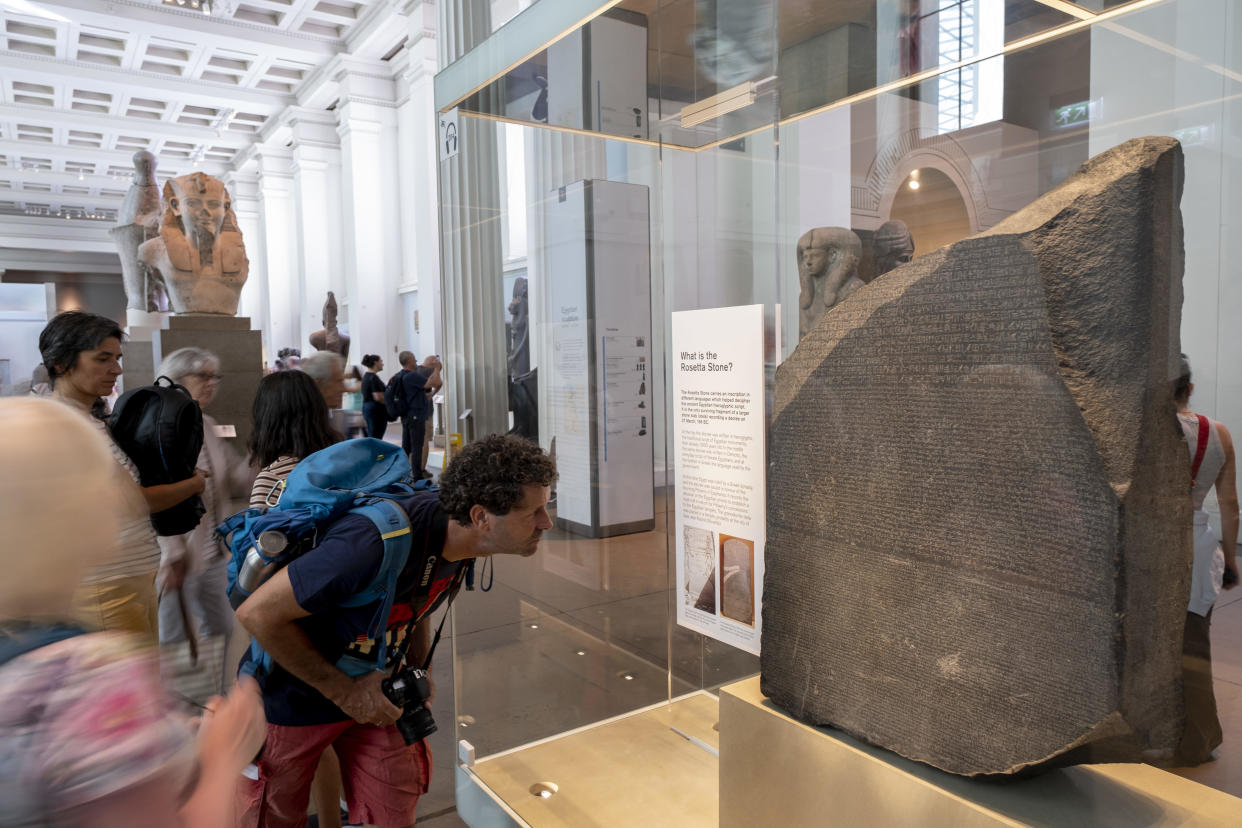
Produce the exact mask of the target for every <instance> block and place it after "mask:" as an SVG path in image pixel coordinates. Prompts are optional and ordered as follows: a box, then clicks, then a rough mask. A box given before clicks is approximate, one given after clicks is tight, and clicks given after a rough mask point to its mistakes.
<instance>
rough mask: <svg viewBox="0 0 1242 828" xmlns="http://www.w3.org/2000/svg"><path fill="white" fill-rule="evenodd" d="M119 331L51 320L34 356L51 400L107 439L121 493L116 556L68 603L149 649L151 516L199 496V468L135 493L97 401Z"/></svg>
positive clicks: (114, 365)
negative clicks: (45, 376)
mask: <svg viewBox="0 0 1242 828" xmlns="http://www.w3.org/2000/svg"><path fill="white" fill-rule="evenodd" d="M123 336H124V334H123V333H122V332H121V328H120V326H119V325H117V324H116V323H115V322H113V321H112V320H111V319H108V318H106V317H103V316H99V315H97V314H93V313H83V312H81V311H66V312H65V313H61V314H57V315H56V316H55V317H53V318H52V320H51V321H50V322H48V323H47V326H46V327H45V328H44V329H43V331H42V332H41V333H40V334H39V353H40V355H41V356H42V357H43V364H44V365H45V366H46V367H47V373H48V380H49V382H51V385H52V398H53V399H55V400H58V401H59V402H62V403H64V404H65V405H68V406H69V407H71V408H73V409H74V410H76V411H78V412H79V413H80V414H81V415H82V416H83V417H86V418H87V419H88V420H89V421H90V423H91V424H92V425H93V426H94V427H95V428H96V429H98V430H99V431H100V432H101V433H102V434H103V435H104V437H106V438H107V441H108V445H109V447H110V448H111V449H112V456H113V458H114V459H115V460H116V462H117V465H118V468H117V472H118V480H117V486H118V487H120V488H121V490H122V491H123V492H124V493H125V494H126V497H124V498H122V501H123V502H124V504H125V511H124V514H123V515H122V516H121V529H120V539H119V542H118V544H117V546H116V548H115V552H114V554H113V555H112V556H111V557H110V558H109V559H108V560H107V561H106V562H104V563H101V564H100V565H99V566H98V567H97V568H95V569H94V570H92V571H91V572H89V573H87V574H86V576H85V577H84V578H83V582H82V586H81V587H80V588H79V589H78V592H77V595H76V597H75V599H74V606H75V609H76V611H77V614H78V618H79V619H80V620H81V621H82V623H84V624H87V625H89V626H91V627H94V628H97V629H105V630H124V631H126V632H132V633H136V634H137V635H140V636H142V637H143V638H144V639H145V640H146V641H147V642H149V643H150V644H152V645H154V644H155V643H156V641H157V640H158V629H159V627H158V623H157V621H156V605H157V600H156V593H155V575H156V572H157V571H158V570H159V565H160V547H159V544H158V543H157V542H156V539H155V529H154V528H152V526H151V514H152V513H154V512H162V511H164V510H165V509H170V508H172V507H173V506H176V505H177V504H178V503H181V502H182V501H184V500H186V499H187V498H190V497H193V496H194V495H197V494H201V493H202V492H203V489H204V488H205V487H206V484H207V474H206V473H205V472H203V471H202V470H201V469H200V470H198V471H197V472H196V473H195V474H194V475H193V476H192V477H189V478H186V479H185V480H181V481H178V482H176V483H168V484H165V485H160V486H147V487H141V483H140V479H139V476H138V470H137V468H135V466H134V463H133V461H132V460H130V458H129V456H128V455H126V454H125V452H124V451H122V450H121V448H120V446H118V445H117V444H116V443H115V442H114V441H113V440H112V435H111V434H110V433H109V432H108V426H107V424H106V423H105V422H104V418H105V416H106V413H105V406H104V401H103V398H104V397H107V396H110V395H111V394H112V393H113V392H114V391H115V389H116V381H117V379H118V378H119V377H120V376H121V338H122V337H123Z"/></svg>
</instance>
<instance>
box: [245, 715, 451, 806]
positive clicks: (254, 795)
mask: <svg viewBox="0 0 1242 828" xmlns="http://www.w3.org/2000/svg"><path fill="white" fill-rule="evenodd" d="M329 745H331V746H332V748H333V749H334V750H335V751H336V755H337V757H338V758H339V759H340V760H341V785H342V788H343V790H344V792H345V801H346V802H348V803H349V821H350V822H362V823H368V824H370V825H378V826H382V828H405V826H407V825H412V824H413V823H414V806H415V805H416V804H417V802H418V797H419V796H421V795H422V794H425V793H426V792H427V785H428V783H429V782H430V781H431V750H430V749H428V747H427V744H426V742H425V741H424V742H419V743H418V744H416V745H412V746H407V745H406V743H405V741H404V740H403V739H402V738H401V734H400V733H399V732H397V728H395V727H373V726H369V725H360V724H358V723H357V722H337V723H335V724H326V725H307V726H304V727H281V726H280V725H274V724H269V725H268V726H267V744H266V745H265V746H264V748H263V758H262V759H261V760H260V761H259V778H258V779H257V780H254V779H250V778H249V777H242V780H241V783H240V784H239V785H238V787H237V825H238V826H242V828H304V826H305V825H306V811H307V805H308V804H309V802H310V788H311V780H312V779H313V778H314V776H315V768H316V767H317V766H318V765H319V757H320V756H321V755H322V754H323V752H324V749H325V748H327V747H328V746H329Z"/></svg>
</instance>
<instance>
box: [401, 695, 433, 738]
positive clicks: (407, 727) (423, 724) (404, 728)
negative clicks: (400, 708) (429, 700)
mask: <svg viewBox="0 0 1242 828" xmlns="http://www.w3.org/2000/svg"><path fill="white" fill-rule="evenodd" d="M397 730H398V731H400V732H401V738H402V739H405V743H406V744H407V745H413V744H417V743H418V742H421V741H422V740H423V739H426V738H427V737H428V736H430V735H431V734H433V733H435V732H436V720H435V719H433V718H432V717H431V711H430V710H428V709H427V708H425V707H423V706H422V705H421V704H420V705H418V706H417V707H413V708H409V709H407V710H406V711H405V713H403V714H401V718H400V719H397Z"/></svg>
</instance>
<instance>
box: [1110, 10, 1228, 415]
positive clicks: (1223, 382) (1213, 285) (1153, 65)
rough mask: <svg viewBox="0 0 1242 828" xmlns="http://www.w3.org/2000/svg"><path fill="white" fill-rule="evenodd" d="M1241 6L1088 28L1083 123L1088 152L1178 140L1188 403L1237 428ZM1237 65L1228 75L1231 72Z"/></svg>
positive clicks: (1156, 14)
mask: <svg viewBox="0 0 1242 828" xmlns="http://www.w3.org/2000/svg"><path fill="white" fill-rule="evenodd" d="M1240 46H1242V9H1240V8H1239V4H1238V3H1236V2H1231V0H1168V2H1165V3H1162V4H1158V5H1156V6H1154V7H1152V8H1150V9H1145V10H1142V11H1139V12H1136V13H1133V14H1130V15H1127V16H1125V17H1122V18H1120V19H1119V20H1118V21H1117V22H1116V23H1113V24H1107V25H1104V26H1096V27H1094V28H1093V29H1092V35H1091V99H1092V100H1093V101H1098V117H1095V118H1093V121H1092V124H1091V127H1090V152H1091V155H1093V156H1094V155H1096V154H1097V153H1100V152H1102V151H1104V150H1106V149H1108V148H1110V147H1112V146H1115V145H1116V144H1119V143H1121V142H1122V141H1125V140H1128V139H1130V138H1134V137H1139V136H1144V135H1172V136H1174V137H1179V138H1182V139H1183V144H1184V149H1185V153H1186V185H1185V191H1184V194H1183V196H1182V219H1183V223H1184V225H1185V244H1186V274H1185V278H1184V280H1183V285H1184V287H1185V303H1184V305H1183V308H1182V331H1181V333H1182V350H1183V351H1184V352H1185V353H1186V354H1187V355H1188V356H1189V357H1190V360H1191V365H1192V368H1193V370H1194V374H1195V377H1194V379H1195V394H1194V400H1193V406H1194V408H1195V409H1196V410H1197V411H1200V412H1202V413H1204V414H1207V415H1209V416H1212V417H1215V418H1216V419H1219V420H1222V421H1223V422H1225V423H1226V424H1228V425H1230V426H1234V427H1238V428H1242V367H1240V366H1239V361H1238V355H1239V354H1242V326H1240V325H1238V324H1237V322H1236V320H1238V319H1240V318H1242V275H1240V274H1239V272H1238V267H1237V265H1238V263H1239V261H1242V234H1239V233H1238V227H1239V226H1242V224H1240V223H1242V197H1239V195H1238V190H1237V188H1238V186H1239V185H1240V184H1242V107H1240V106H1239V104H1238V101H1237V100H1226V98H1227V97H1233V98H1236V96H1237V93H1238V91H1239V86H1238V83H1237V81H1236V80H1234V79H1230V78H1227V77H1226V76H1225V75H1224V74H1223V72H1228V71H1232V72H1234V73H1237V72H1238V71H1240V70H1242V55H1240V54H1239V47H1240ZM1236 77H1237V75H1236V74H1235V75H1234V78H1236Z"/></svg>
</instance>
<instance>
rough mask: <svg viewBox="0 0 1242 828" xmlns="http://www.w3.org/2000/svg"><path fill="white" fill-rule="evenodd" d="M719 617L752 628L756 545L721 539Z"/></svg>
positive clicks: (749, 541)
mask: <svg viewBox="0 0 1242 828" xmlns="http://www.w3.org/2000/svg"><path fill="white" fill-rule="evenodd" d="M720 614H721V615H723V616H724V617H725V618H729V619H732V620H734V621H737V622H738V623H740V624H746V625H747V626H751V627H753V626H754V625H755V542H754V541H753V540H747V539H746V538H735V537H733V536H732V535H721V536H720Z"/></svg>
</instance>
